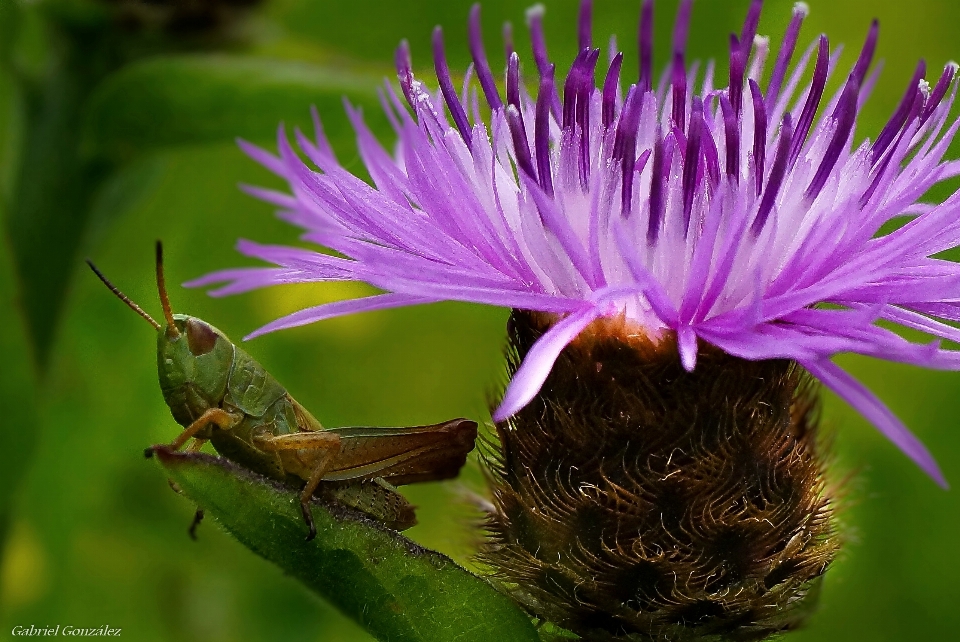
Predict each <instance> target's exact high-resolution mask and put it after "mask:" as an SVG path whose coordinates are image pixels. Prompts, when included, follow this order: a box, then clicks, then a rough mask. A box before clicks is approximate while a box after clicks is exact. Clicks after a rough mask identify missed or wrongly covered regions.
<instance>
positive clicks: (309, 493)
mask: <svg viewBox="0 0 960 642" xmlns="http://www.w3.org/2000/svg"><path fill="white" fill-rule="evenodd" d="M253 443H254V445H256V447H257V448H259V449H260V450H263V451H266V452H275V453H279V452H282V451H290V450H308V451H313V454H314V455H315V457H316V458H315V459H314V460H313V461H312V462H311V468H310V474H309V476H308V477H307V483H306V485H304V487H303V492H301V493H300V511H301V512H302V513H303V520H304V521H305V522H306V523H307V526H308V527H309V528H310V532H309V533H308V534H307V541H308V542H309V541H310V540H312V539H313V538H314V537H316V536H317V526H316V524H314V522H313V515H312V514H311V513H310V498H311V497H313V492H314V491H315V490H317V486H319V485H320V482H321V481H322V480H323V477H324V475H326V474H327V472H328V471H329V470H330V468H331V467H332V464H333V462H334V460H335V459H336V457H337V455H339V454H340V435H337V434H335V433H331V432H327V431H323V430H320V431H316V432H300V433H292V434H287V435H271V434H261V435H257V436H256V437H254V438H253Z"/></svg>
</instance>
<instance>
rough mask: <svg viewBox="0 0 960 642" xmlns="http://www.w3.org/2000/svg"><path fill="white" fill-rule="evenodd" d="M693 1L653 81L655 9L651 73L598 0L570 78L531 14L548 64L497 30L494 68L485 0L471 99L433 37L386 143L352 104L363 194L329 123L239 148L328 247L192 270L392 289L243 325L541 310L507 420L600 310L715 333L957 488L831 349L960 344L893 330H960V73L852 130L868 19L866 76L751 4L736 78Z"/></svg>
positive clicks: (955, 365) (944, 335) (645, 10)
mask: <svg viewBox="0 0 960 642" xmlns="http://www.w3.org/2000/svg"><path fill="white" fill-rule="evenodd" d="M692 4H693V3H692V1H691V0H683V1H682V2H681V3H680V8H679V12H678V15H677V18H676V23H675V27H674V32H673V46H672V57H671V60H670V61H669V63H668V65H667V67H666V70H665V72H664V73H663V74H662V75H655V73H654V63H653V60H652V53H651V52H652V24H653V22H652V21H653V2H652V0H644V1H643V3H642V7H641V12H640V28H639V59H640V65H639V68H640V72H639V76H638V77H637V78H623V77H622V76H621V73H620V72H621V63H622V61H623V54H621V53H617V52H613V51H611V52H609V55H608V54H606V53H605V52H601V49H599V48H596V47H594V42H593V39H592V34H591V3H590V1H589V0H585V1H584V2H583V4H582V8H581V12H580V19H579V24H578V34H579V53H578V54H577V56H576V58H575V60H574V61H573V63H572V64H571V65H570V67H569V70H568V71H567V73H566V74H565V75H564V74H563V73H562V72H561V71H560V70H559V69H558V67H557V65H556V64H554V62H553V61H552V60H551V59H550V57H549V54H548V51H547V46H546V43H545V39H544V35H543V29H542V20H543V10H542V8H541V7H534V8H533V9H531V10H529V11H528V13H527V21H528V24H529V28H530V32H531V36H532V43H533V56H532V60H533V64H530V63H527V64H526V65H521V62H520V60H521V57H520V55H519V54H518V52H516V51H514V50H513V47H512V43H510V42H508V43H507V49H508V53H509V55H508V64H507V68H506V73H505V82H503V83H500V82H498V81H497V79H496V77H495V74H494V72H493V71H492V70H491V68H490V65H489V63H488V60H487V56H486V53H485V50H484V44H483V41H482V39H481V33H480V20H479V8H478V7H474V9H473V11H472V12H471V15H470V23H469V48H470V52H471V54H472V57H473V66H472V68H471V70H470V71H468V73H467V79H466V81H465V82H464V83H463V86H462V90H458V87H457V86H455V84H454V80H453V78H452V77H451V74H450V71H449V69H448V65H447V62H446V59H445V53H444V52H445V49H444V47H445V45H444V42H443V33H442V32H441V30H440V29H439V28H437V30H436V31H435V32H434V36H433V58H434V64H435V68H436V76H437V81H438V85H439V89H438V90H435V91H434V90H431V89H429V88H428V87H427V85H425V84H424V83H422V82H421V81H420V80H418V79H417V78H416V77H415V76H414V74H413V71H412V67H411V61H410V54H409V51H408V48H407V47H406V45H405V44H402V45H401V46H400V48H399V49H398V51H397V57H396V63H397V70H398V76H399V89H400V92H396V91H395V90H394V88H393V87H392V86H391V85H389V84H388V85H387V87H386V88H385V90H384V92H383V107H384V110H385V111H386V114H387V116H388V117H389V119H390V121H391V123H392V125H393V127H394V129H395V131H396V134H397V137H398V142H397V145H396V149H395V151H394V153H390V152H388V151H387V150H385V149H384V147H383V146H382V145H381V144H380V143H379V142H377V141H376V140H375V138H374V136H373V135H372V134H371V132H370V131H369V130H368V128H367V127H366V125H365V124H364V122H363V119H362V117H361V114H360V113H359V112H358V111H357V110H356V109H353V108H351V107H349V106H348V107H347V110H348V114H349V117H350V119H351V121H352V123H353V126H354V127H355V129H356V132H357V141H358V146H359V150H360V154H361V156H362V159H363V161H364V163H365V165H366V168H367V170H368V171H369V174H370V176H371V178H372V179H373V184H367V183H366V182H364V181H362V180H361V179H359V178H357V177H356V176H354V175H352V174H351V173H350V172H349V171H348V170H346V169H345V168H344V167H343V166H342V165H340V164H339V163H338V161H337V159H336V158H335V156H334V153H333V151H332V150H331V148H330V146H329V144H328V143H327V140H326V139H325V137H324V134H323V130H322V127H321V125H320V121H319V119H318V118H315V122H316V136H315V139H314V140H310V139H308V138H307V137H305V136H303V135H302V134H301V133H300V132H297V134H296V141H297V145H298V146H299V151H300V152H301V153H302V155H303V156H305V157H306V159H307V162H305V161H304V160H302V159H301V156H300V155H299V154H298V152H297V151H295V150H294V148H293V147H292V146H291V144H290V142H289V141H288V139H287V137H286V136H285V135H284V134H283V132H282V130H281V133H280V136H279V141H278V146H279V155H278V156H274V155H272V154H270V153H268V152H266V151H263V150H261V149H258V148H255V147H253V146H251V145H248V144H246V143H244V144H243V146H244V148H245V149H246V150H247V152H248V153H249V154H250V155H251V156H253V157H254V158H255V159H257V160H258V161H259V162H261V163H263V164H264V165H265V166H267V167H268V168H270V169H271V170H272V171H274V172H275V173H277V174H278V175H280V176H282V177H283V178H285V179H286V180H287V181H288V182H289V185H290V193H289V194H282V193H277V192H273V191H268V190H264V189H257V188H254V189H251V190H250V191H251V192H252V193H253V194H255V195H256V196H259V197H261V198H263V199H265V200H267V201H269V202H272V203H275V204H276V205H278V206H279V207H280V208H281V216H282V217H283V218H285V219H286V220H288V221H289V222H291V223H293V224H295V225H297V226H300V227H301V228H303V229H304V230H305V231H304V235H303V238H304V239H305V240H307V241H310V242H312V243H315V244H317V245H321V246H324V247H326V248H330V249H332V250H335V251H336V253H337V254H335V255H332V254H327V253H321V252H314V251H309V250H305V249H297V248H293V247H274V246H263V245H258V244H255V243H252V242H248V241H241V242H240V245H239V249H240V251H241V252H243V253H244V254H246V255H248V256H251V257H256V258H258V259H262V260H265V261H267V262H269V263H272V264H273V266H274V267H263V268H242V269H232V270H225V271H222V272H218V273H215V274H211V275H208V276H206V277H203V278H201V279H198V280H197V281H194V282H193V283H192V285H209V284H213V283H219V282H226V285H224V286H222V287H220V288H219V289H217V290H214V292H213V293H214V294H228V293H237V292H242V291H246V290H250V289H253V288H258V287H264V286H268V285H275V284H283V283H292V282H316V281H338V280H360V281H366V282H368V283H370V284H372V285H374V286H376V287H378V288H380V289H382V290H384V293H383V294H378V295H375V296H371V297H367V298H362V299H357V300H351V301H341V302H336V303H331V304H327V305H321V306H318V307H314V308H310V309H305V310H302V311H299V312H296V313H294V314H292V315H290V316H287V317H284V318H282V319H279V320H277V321H275V322H273V323H271V324H269V325H267V326H265V327H263V328H261V329H260V330H257V331H256V332H254V333H253V335H251V336H256V335H259V334H262V333H265V332H269V331H273V330H278V329H281V328H290V327H294V326H298V325H302V324H306V323H310V322H314V321H319V320H321V319H326V318H329V317H333V316H337V315H343V314H350V313H357V312H362V311H366V310H374V309H383V308H389V307H396V306H406V305H415V304H424V303H430V302H435V301H441V300H459V301H470V302H476V303H484V304H490V305H496V306H504V307H509V308H514V309H518V310H527V311H534V312H539V313H546V314H547V315H548V317H549V318H551V319H553V322H552V323H550V324H549V327H547V328H545V330H544V332H543V334H542V336H539V338H538V339H537V341H536V342H535V343H534V344H533V345H531V346H529V350H525V352H524V355H523V359H522V363H519V364H518V367H517V369H516V371H515V373H514V374H513V377H512V380H511V381H510V384H509V386H508V388H507V390H506V393H505V395H504V397H503V400H502V403H501V404H500V406H499V408H497V409H496V412H495V413H494V418H495V420H497V421H503V420H505V419H507V418H509V417H511V416H512V415H514V414H515V413H517V412H518V411H519V410H520V409H522V408H523V407H524V406H526V405H527V404H528V403H530V401H531V400H532V399H533V398H534V397H535V395H537V393H538V391H539V390H540V389H541V386H542V385H543V384H544V381H545V380H546V379H547V377H548V375H549V374H550V372H551V368H552V367H553V365H554V363H555V361H556V359H557V358H558V355H560V353H561V352H562V351H563V350H564V348H565V347H566V346H568V344H570V343H571V342H572V341H574V340H575V339H576V338H577V337H578V335H579V334H580V333H581V332H582V331H583V330H584V329H585V328H587V327H588V326H590V325H591V324H593V323H594V322H596V321H597V320H602V319H605V318H606V319H623V320H624V323H625V324H626V327H628V328H630V330H629V331H630V332H633V333H637V334H642V335H643V336H644V337H646V338H647V339H649V340H650V341H651V342H652V343H653V344H654V345H658V344H659V345H670V346H675V349H676V350H677V351H678V353H679V358H680V362H681V363H682V366H683V368H684V369H685V370H686V371H688V372H691V371H696V369H697V367H698V364H697V361H698V355H701V357H702V355H703V354H704V353H703V350H705V349H707V348H708V347H710V346H712V348H709V349H710V350H713V349H718V350H719V351H721V352H723V353H726V354H727V355H731V356H733V357H737V358H740V359H745V360H750V361H763V360H773V359H784V360H789V361H794V362H796V363H799V364H800V365H801V366H802V367H803V368H804V369H805V370H806V371H808V372H809V373H811V374H812V375H813V376H814V377H816V378H817V379H819V380H820V381H821V382H822V383H823V384H825V385H826V386H827V387H829V388H830V389H832V390H833V391H834V392H836V393H837V394H838V395H839V396H841V397H842V398H843V399H845V400H846V401H847V402H849V403H850V404H851V405H852V406H853V407H855V408H856V409H857V410H858V411H860V412H861V413H862V414H863V415H864V416H866V417H867V418H868V419H869V420H870V421H871V422H872V423H873V424H874V425H875V426H876V427H877V428H878V429H879V430H881V431H882V432H883V433H884V434H885V435H886V436H887V437H888V438H890V439H891V440H892V441H893V442H894V443H895V444H896V445H897V446H898V447H900V448H901V449H902V450H903V451H904V452H905V453H906V454H907V455H908V456H909V457H911V458H912V459H913V460H914V461H916V462H917V463H918V464H919V465H920V466H921V467H922V468H923V469H924V470H925V471H926V472H927V473H928V474H930V475H931V476H933V477H934V478H935V479H936V480H937V481H938V482H940V483H944V481H943V477H942V475H941V473H940V471H939V469H938V468H937V465H936V463H935V462H934V461H933V459H932V458H931V456H930V455H929V454H928V452H927V451H926V449H925V448H924V447H923V446H922V445H921V444H920V443H919V441H918V440H917V439H916V438H915V437H914V436H913V435H912V434H911V433H910V432H909V431H908V430H907V429H906V428H905V426H904V425H903V424H902V423H901V422H900V421H899V420H898V419H897V418H896V417H895V416H894V415H893V414H892V413H891V412H890V411H889V410H888V409H887V408H886V407H885V406H884V405H883V404H882V402H881V401H880V400H879V399H878V398H876V397H875V396H874V395H873V394H872V393H870V392H869V391H868V390H867V389H866V388H864V387H863V386H862V385H861V384H860V383H858V382H857V381H856V380H854V379H853V378H852V377H851V376H850V375H849V374H847V373H846V372H844V371H843V370H842V369H840V368H839V367H838V366H836V365H835V364H834V363H832V361H831V358H832V357H833V356H834V355H837V354H839V353H848V352H850V353H858V354H863V355H868V356H871V357H876V358H880V359H887V360H891V361H897V362H901V363H908V364H914V365H919V366H925V367H931V368H943V369H960V353H958V352H956V351H952V350H948V349H944V348H941V347H940V346H939V344H938V343H927V344H921V343H913V342H910V341H908V340H906V339H904V338H903V337H901V336H900V335H898V334H897V333H896V332H894V331H891V330H889V329H887V328H886V327H881V326H880V325H878V322H880V321H884V322H889V323H892V324H896V325H899V326H901V327H904V328H910V329H914V330H919V331H922V332H925V333H927V334H928V335H931V336H932V337H934V338H936V339H948V340H953V341H957V340H960V331H958V330H957V329H955V328H954V327H952V326H951V325H949V324H948V323H947V322H949V321H960V266H958V265H957V264H955V263H952V262H949V261H946V260H943V259H939V258H936V257H937V255H938V253H940V252H942V251H944V250H946V249H949V248H952V247H955V246H957V245H958V244H960V192H957V193H954V194H953V195H952V196H950V197H949V198H947V199H946V200H945V201H944V202H943V203H941V204H927V203H924V202H922V201H921V197H922V196H923V195H924V193H926V192H927V191H928V190H929V189H930V188H931V187H932V186H933V185H935V184H937V183H939V182H941V181H944V180H946V179H949V178H952V177H954V176H956V175H957V174H960V164H958V163H957V162H956V161H954V162H950V161H945V160H944V153H945V152H946V150H947V147H948V145H949V144H950V141H951V140H952V138H953V136H954V134H955V133H956V130H957V127H958V125H960V122H957V121H953V120H951V118H950V115H949V114H950V109H951V106H952V104H953V100H954V96H955V91H956V85H955V83H954V77H955V74H956V70H957V66H956V65H954V64H952V63H951V64H949V65H947V66H946V67H945V68H944V69H943V71H942V73H940V74H939V77H936V78H931V79H930V80H929V81H928V80H926V77H927V70H926V67H925V65H924V63H923V62H921V63H920V64H918V66H917V68H916V71H915V73H914V74H913V76H912V78H911V79H910V80H909V82H908V83H907V86H906V89H905V91H904V94H903V98H902V100H901V101H900V103H899V105H898V106H897V108H896V110H895V111H894V113H893V114H892V116H891V117H890V119H889V121H888V122H887V124H886V125H885V126H884V127H883V129H882V130H881V131H880V132H879V133H878V134H876V135H875V136H870V137H868V138H864V137H863V136H862V135H860V134H859V133H858V132H856V124H857V115H858V112H859V111H860V109H861V106H862V105H863V103H864V101H865V100H867V98H868V95H869V93H870V90H871V88H872V86H873V84H874V81H875V79H876V73H875V72H871V65H872V60H873V55H874V50H875V47H876V43H877V36H878V27H877V24H876V22H874V23H873V25H872V26H871V27H870V28H869V31H868V34H867V37H866V42H865V44H864V45H863V47H862V49H861V51H860V54H859V57H858V58H857V60H856V63H855V64H854V65H853V67H852V68H851V69H849V70H848V69H839V68H838V64H837V58H838V55H837V54H838V49H836V48H831V44H830V42H829V41H828V39H827V37H826V36H823V35H821V36H819V37H817V38H816V39H814V41H813V42H812V43H811V44H810V45H809V46H808V47H807V48H806V49H804V50H799V49H797V44H798V42H799V39H800V31H801V25H802V23H803V20H804V17H805V15H806V13H807V7H806V5H805V4H803V3H797V4H796V5H795V7H794V9H793V15H792V18H791V20H790V23H789V26H788V27H787V30H786V35H785V36H784V39H783V41H782V42H781V43H780V44H779V46H778V47H776V50H774V48H773V47H771V45H770V43H769V42H768V40H767V39H765V38H761V37H759V36H758V35H757V25H758V21H759V16H760V8H761V4H762V3H761V2H760V1H759V0H755V1H754V2H753V3H752V4H751V6H750V9H749V11H748V15H747V18H746V20H745V22H744V25H743V28H742V31H741V32H740V33H739V34H734V35H731V36H730V37H729V41H728V42H729V60H730V63H729V77H718V76H717V75H716V73H715V67H714V65H713V64H712V63H710V64H707V65H705V66H700V65H699V64H697V63H692V64H691V62H690V61H688V60H687V58H686V41H687V32H688V26H689V20H690V14H691V8H692ZM811 68H812V78H811V79H810V80H809V82H805V81H804V80H803V79H804V78H806V77H807V75H808V74H809V73H810V69H811ZM598 72H599V74H598ZM598 75H599V76H600V77H602V82H600V83H599V85H598V84H597V83H596V82H595V77H597V76H598ZM834 76H839V77H840V78H839V80H840V82H839V89H838V90H837V91H836V92H835V93H833V95H830V94H829V93H826V87H827V85H828V83H829V82H830V80H831V78H832V77H834ZM474 78H475V80H476V81H474ZM315 116H316V114H315ZM900 217H906V218H905V219H901V221H903V220H905V221H906V222H904V223H903V224H902V225H899V226H898V227H897V226H886V224H887V223H890V222H891V221H894V220H895V219H898V218H900ZM885 226H886V227H885ZM891 227H896V229H893V230H892V231H891V229H890V228H891Z"/></svg>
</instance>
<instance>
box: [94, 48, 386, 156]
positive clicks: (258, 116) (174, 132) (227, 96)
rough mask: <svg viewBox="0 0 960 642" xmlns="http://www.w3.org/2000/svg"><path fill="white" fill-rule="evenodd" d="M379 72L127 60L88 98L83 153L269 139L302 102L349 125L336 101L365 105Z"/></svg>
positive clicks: (303, 109)
mask: <svg viewBox="0 0 960 642" xmlns="http://www.w3.org/2000/svg"><path fill="white" fill-rule="evenodd" d="M381 83H382V79H381V78H379V77H377V76H375V75H361V74H356V73H351V72H349V71H345V70H343V69H331V68H326V67H320V66H317V65H311V64H304V63H296V62H290V61H279V60H269V59H262V58H255V57H244V56H227V55H190V56H176V57H165V58H155V59H151V60H147V61H144V62H140V63H135V64H132V65H129V66H127V67H126V68H124V69H123V70H122V71H120V72H118V73H116V74H114V75H113V76H111V77H110V78H108V79H107V80H106V81H104V83H103V84H102V85H101V86H100V87H99V88H98V89H97V91H96V93H95V94H94V96H93V97H92V98H91V101H90V104H89V107H88V110H87V114H86V120H85V125H84V133H83V139H84V142H85V149H86V150H87V151H88V152H89V153H93V154H98V155H110V156H120V157H124V156H129V155H131V154H134V153H142V152H144V151H149V150H151V149H152V148H157V147H162V146H169V145H181V144H196V143H204V142H211V141H223V140H233V139H234V138H236V137H238V136H239V137H242V138H248V139H251V140H272V139H273V137H274V136H275V135H276V130H277V125H278V123H280V122H281V121H285V122H286V123H288V124H294V125H299V126H301V127H307V128H309V127H311V125H310V114H309V108H310V105H316V106H317V108H318V109H319V110H320V113H322V114H323V117H324V119H325V121H329V122H328V123H327V125H328V128H327V129H328V130H329V131H333V132H344V133H348V132H349V131H350V128H349V126H348V125H347V122H346V115H345V114H344V110H343V104H342V100H343V98H344V97H347V98H348V99H349V100H351V101H352V102H354V103H356V104H360V105H366V106H369V107H373V108H374V109H372V110H370V111H372V112H374V113H376V114H378V115H379V111H380V109H379V107H378V106H377V101H376V89H377V87H378V86H380V85H381Z"/></svg>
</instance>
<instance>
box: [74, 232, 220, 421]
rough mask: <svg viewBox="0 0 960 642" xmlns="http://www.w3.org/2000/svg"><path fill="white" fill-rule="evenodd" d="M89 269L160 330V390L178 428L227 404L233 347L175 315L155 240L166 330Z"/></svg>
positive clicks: (203, 326) (200, 323)
mask: <svg viewBox="0 0 960 642" xmlns="http://www.w3.org/2000/svg"><path fill="white" fill-rule="evenodd" d="M87 264H88V265H89V266H90V268H91V269H92V270H93V271H94V273H95V274H96V275H97V276H98V277H99V278H100V280H101V281H103V283H104V284H105V285H106V286H107V287H108V288H110V291H111V292H113V293H114V294H115V295H116V296H117V298H119V299H120V300H121V301H123V302H124V303H126V304H127V306H128V307H130V308H131V309H132V310H133V311H134V312H136V313H137V314H139V315H140V316H141V317H143V318H144V319H146V320H147V322H148V323H150V325H152V326H153V327H154V328H156V329H157V370H158V371H159V375H160V390H161V391H162V392H163V398H164V399H165V400H166V402H167V405H168V406H170V412H172V413H173V417H174V419H176V420H177V422H178V423H180V424H182V425H184V426H186V425H187V424H189V423H190V422H192V421H193V420H194V419H196V418H197V417H199V416H200V415H202V414H203V413H204V411H205V410H207V409H208V408H210V407H212V406H217V405H219V404H220V401H222V400H223V395H224V392H225V391H226V388H227V379H228V377H229V373H230V367H231V365H232V364H233V356H234V346H233V343H232V342H231V341H230V339H228V338H227V337H226V335H224V334H223V333H222V332H220V331H219V330H217V329H216V328H215V327H213V326H212V325H210V324H209V323H207V322H205V321H202V320H201V319H198V318H196V317H191V316H187V315H185V314H174V313H173V310H172V309H171V308H170V299H169V298H168V297H167V287H166V284H165V283H164V279H163V248H162V247H161V245H160V242H159V241H157V289H158V290H159V292H160V303H161V304H162V305H163V316H164V319H165V320H166V322H167V324H166V326H164V325H161V324H160V323H157V322H156V321H155V320H154V319H153V318H152V317H151V316H150V315H149V314H147V313H146V312H144V311H143V310H142V309H141V308H140V306H138V305H137V304H136V303H134V302H133V301H131V300H130V299H129V297H127V296H126V295H125V294H124V293H123V292H121V291H120V290H118V289H117V287H116V286H115V285H113V284H112V283H110V281H109V280H107V277H105V276H104V275H103V273H101V272H100V270H98V269H97V267H96V266H95V265H94V264H93V263H91V262H90V261H87Z"/></svg>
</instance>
